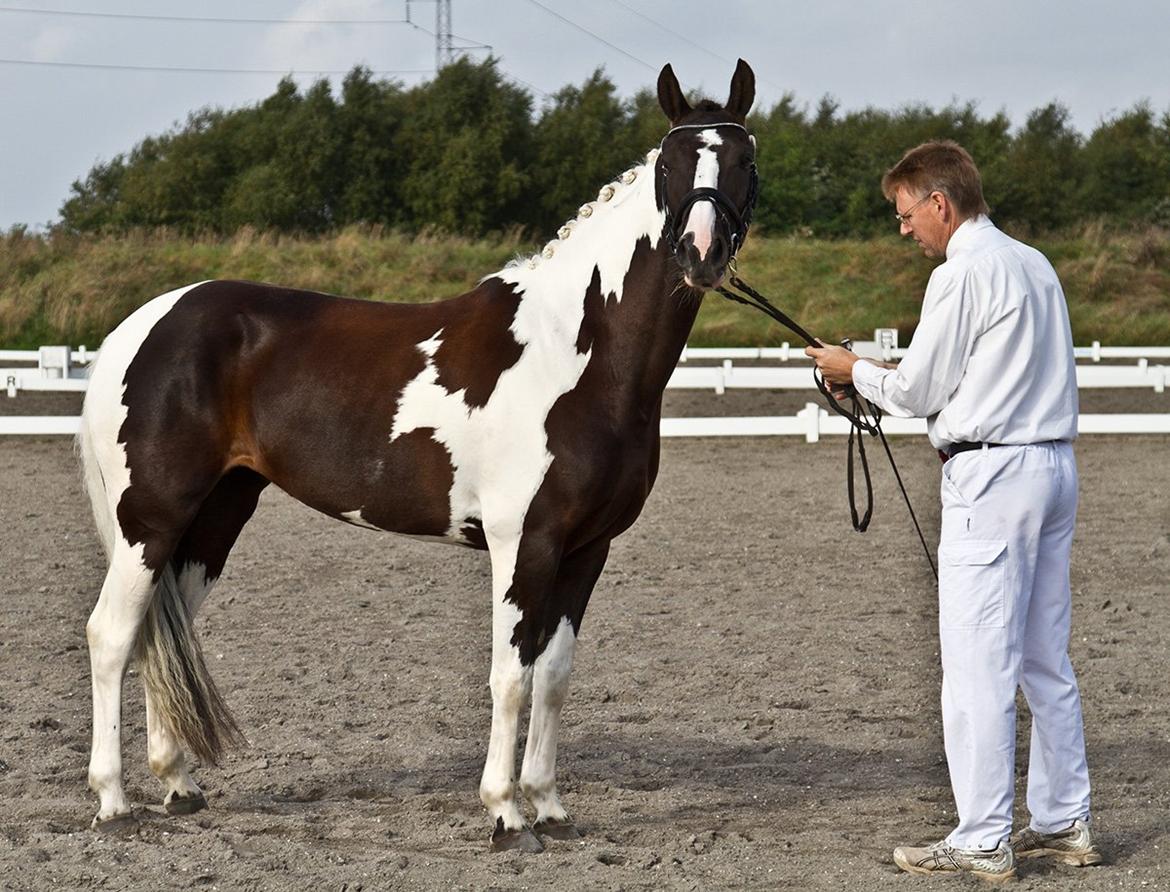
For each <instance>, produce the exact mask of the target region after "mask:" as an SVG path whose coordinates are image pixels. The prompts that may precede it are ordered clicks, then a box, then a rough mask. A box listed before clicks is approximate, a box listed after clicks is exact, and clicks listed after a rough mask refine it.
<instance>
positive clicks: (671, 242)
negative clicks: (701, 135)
mask: <svg viewBox="0 0 1170 892" xmlns="http://www.w3.org/2000/svg"><path fill="white" fill-rule="evenodd" d="M717 127H737V128H739V129H740V130H742V131H743V132H744V133H747V132H748V129H747V128H746V127H744V126H743V125H742V124H736V123H734V122H731V121H727V122H725V123H722V124H680V125H679V126H677V127H672V128H671V129H670V130H669V131H668V132H667V134H666V136H664V137H662V141H661V142H659V144H658V148H659V151H661V149H662V143H664V142H666V140H667V139H669V138H670V135H671V134H672V133H678V132H679V131H680V130H711V129H715V128H717ZM668 172H669V171H668V170H667V168H666V165H664V164H659V165H658V192H659V194H660V195H661V196H662V204H663V207H664V210H665V212H666V243H667V246H668V247H669V248H670V253H671V254H677V253H678V243H679V241H680V239H681V238H682V228H683V227H684V226H686V225H687V215H688V214H689V213H690V210H691V207H692V206H694V205H695V204H696V203H698V202H700V201H709V202H711V203H712V204H713V205H714V206H715V213H716V214H718V215H719V217H720V218H721V219H722V220H724V221H725V222H726V223H727V226H728V228H729V229H730V230H731V256H732V257H734V256H735V254H736V252H737V251H738V250H739V249H740V248H741V247H742V246H743V243H744V240H745V239H746V238H747V232H748V227H749V226H751V223H752V214H753V213H754V211H755V209H756V199H757V197H758V196H759V188H760V175H759V171H758V170H757V169H756V165H755V163H753V164H752V166H751V171H750V175H751V181H750V183H749V185H748V194H747V200H746V202H745V204H744V207H743V209H742V210H740V209H739V208H738V207H736V206H735V205H734V204H733V203H732V201H731V199H730V198H728V197H727V196H726V195H725V194H723V192H721V191H720V190H718V189H713V188H711V187H710V186H702V187H700V188H698V189H692V190H691V191H690V192H688V193H687V194H686V195H684V196H683V199H682V201H680V202H679V205H678V210H677V211H675V212H674V213H671V210H670V205H669V204H668V203H667V201H666V176H667V173H668Z"/></svg>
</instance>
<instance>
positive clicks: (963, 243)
mask: <svg viewBox="0 0 1170 892" xmlns="http://www.w3.org/2000/svg"><path fill="white" fill-rule="evenodd" d="M992 225H994V224H992V222H991V220H990V219H989V218H988V217H987V215H986V214H979V215H978V216H976V217H971V218H970V219H968V220H964V221H963V222H962V223H961V224H960V225H959V228H958V229H956V230H955V231H954V232H953V233H951V240H950V241H949V242H947V260H950V259H951V258H952V257H954V256H955V255H956V254H960V253H962V252H963V251H967V250H970V248H971V246H972V245H974V243H975V239H976V234H977V233H979V232H982V231H983V230H984V229H987V228H988V227H989V226H992Z"/></svg>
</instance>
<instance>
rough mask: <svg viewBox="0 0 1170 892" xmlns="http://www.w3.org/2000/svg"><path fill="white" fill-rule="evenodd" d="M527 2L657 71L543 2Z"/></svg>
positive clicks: (647, 63)
mask: <svg viewBox="0 0 1170 892" xmlns="http://www.w3.org/2000/svg"><path fill="white" fill-rule="evenodd" d="M528 2H529V3H531V4H532V5H533V6H536V7H539V8H540V9H543V10H544V11H545V12H547V13H548V14H549V15H551V16H554V17H555V18H558V19H560V20H561V21H562V22H564V23H565V24H566V25H569V26H570V27H573V28H576V29H577V30H578V31H580V32H582V33H583V34H588V35H589V36H590V37H592V38H593V39H594V40H596V41H597V42H598V43H603V44H605V45H606V46H607V47H609V48H610V49H611V50H614V51H616V52H619V53H621V54H622V55H623V56H625V57H626V58H627V59H632V60H633V61H635V62H637V63H638V64H639V65H641V66H643V67H645V68H649V69H650V70H651V71H654V72H657V71H658V69H657V68H655V67H654V66H653V65H651V64H650V63H649V62H647V61H646V60H644V59H639V58H638V57H637V56H635V55H632V54H630V53H627V52H626V51H625V50H623V49H622V48H621V47H620V46H614V44H612V43H610V42H609V41H608V40H606V39H605V38H604V37H599V36H598V35H596V34H594V33H593V32H592V31H590V30H589V29H588V28H585V27H582V26H581V25H578V24H577V23H576V22H574V21H572V20H570V19H567V18H565V17H564V16H563V15H561V14H560V13H559V12H556V11H555V10H552V9H549V8H548V7H547V6H545V5H544V4H543V3H539V2H537V0H528Z"/></svg>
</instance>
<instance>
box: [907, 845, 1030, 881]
mask: <svg viewBox="0 0 1170 892" xmlns="http://www.w3.org/2000/svg"><path fill="white" fill-rule="evenodd" d="M894 863H895V864H897V865H898V866H899V867H900V868H902V870H905V871H906V872H908V873H919V874H953V873H969V874H971V875H972V876H975V877H978V878H979V879H981V880H983V881H985V882H988V883H1003V882H1007V881H1008V880H1014V879H1015V878H1016V856H1015V853H1014V852H1013V851H1012V847H1011V846H1009V845H1008V844H1007V843H1006V842H1001V843H1000V844H999V845H998V846H997V847H996V848H994V849H992V850H991V851H990V852H985V851H983V850H982V849H956V848H955V847H954V846H951V845H947V842H946V840H940V841H939V842H936V843H934V844H933V845H929V846H925V847H923V848H916V847H913V846H898V848H896V849H894Z"/></svg>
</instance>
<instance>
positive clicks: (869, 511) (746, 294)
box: [716, 276, 938, 579]
mask: <svg viewBox="0 0 1170 892" xmlns="http://www.w3.org/2000/svg"><path fill="white" fill-rule="evenodd" d="M729 284H730V285H731V287H732V288H734V289H735V291H731V290H729V289H728V288H726V287H720V288H717V289H716V290H717V291H718V292H719V293H720V294H721V295H723V297H725V298H727V299H728V300H730V301H734V302H735V303H739V304H743V305H744V306H748V307H753V308H755V309H757V310H759V311H760V312H761V313H764V314H765V315H766V316H770V317H771V318H772V319H774V320H775V321H776V322H779V323H780V324H781V325H783V326H784V327H785V328H787V329H788V330H789V331H791V332H793V333H794V334H795V335H796V336H797V337H799V338H800V339H801V340H803V341H804V342H805V343H806V344H808V345H809V346H810V347H823V346H824V344H823V343H822V342H821V341H820V340H819V339H818V338H814V337H813V336H812V335H811V334H809V333H808V332H807V331H805V329H804V328H802V327H801V326H800V325H799V324H797V323H796V321H795V320H793V319H792V318H791V317H789V316H788V315H787V314H786V313H784V312H783V311H781V310H780V309H778V308H777V307H776V306H774V305H773V304H772V303H771V301H769V300H768V299H767V298H766V297H764V296H763V295H762V294H760V293H759V292H758V291H756V290H755V289H754V288H752V287H751V286H750V285H748V284H747V283H746V282H744V281H743V279H740V278H739V277H738V276H732V277H731V279H730V280H729ZM736 292H738V293H736ZM842 346H844V347H845V348H846V349H851V344H850V343H849V341H844V342H843V343H842ZM813 380H814V381H815V382H816V385H817V390H819V391H820V392H821V395H822V396H824V397H825V400H826V401H827V402H828V404H829V408H830V409H832V410H833V411H834V412H836V413H837V414H838V415H840V416H842V417H843V418H845V419H846V420H848V422H849V453H848V458H847V461H846V480H847V482H848V490H849V513H850V515H851V517H852V521H853V529H855V530H857V532H859V533H864V532H865V531H866V530H867V529H868V528H869V521H870V519H871V518H872V517H873V482H872V480H871V479H870V473H869V460H868V459H867V458H866V455H865V438H864V437H863V436H862V435H863V434H869V435H870V436H871V437H878V438H879V439H880V440H881V441H882V446H883V447H884V448H885V451H886V457H887V458H888V459H889V460H890V468H891V469H892V470H893V472H894V478H895V479H896V480H897V481H898V488H899V489H900V490H901V491H902V498H903V500H905V502H906V509H907V510H908V511H909V512H910V519H911V520H912V521H913V522H914V529H915V530H916V531H917V533H918V541H919V542H921V543H922V551H923V553H924V554H925V555H926V561H927V563H928V564H930V569H931V572H933V573H934V578H935V579H938V570H937V569H936V568H935V565H934V559H933V558H931V556H930V548H929V546H927V544H926V537H925V536H923V535H922V527H921V526H919V524H918V517H917V516H916V515H915V514H914V507H913V506H912V505H911V504H910V496H909V494H908V493H907V492H906V487H905V485H904V484H903V483H902V475H901V474H899V473H898V465H897V464H896V463H895V462H894V454H893V452H891V451H890V444H889V443H888V442H887V441H886V435H885V433H884V432H883V431H882V413H881V409H880V408H878V407H877V406H875V405H874V404H873V403H871V402H870V401H869V400H867V399H864V398H862V397H861V396H860V395H859V394H858V393H857V391H856V390H855V389H854V388H853V387H852V386H849V387H848V388H847V389H846V394H847V395H848V398H849V400H850V403H851V409H846V408H844V407H843V406H841V405H840V403H839V402H838V400H837V399H836V398H835V397H834V396H833V395H832V393H831V392H830V390H829V386H828V385H827V384H826V383H825V380H824V378H823V377H822V376H821V375H820V374H819V373H818V372H817V370H816V368H814V369H813ZM855 438H856V441H857V456H858V458H860V460H861V470H862V474H863V476H864V478H865V499H866V505H865V511H864V513H863V514H862V515H861V516H860V517H859V516H858V513H857V498H856V493H855V486H854V471H853V467H854V460H853V443H854V439H855Z"/></svg>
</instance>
